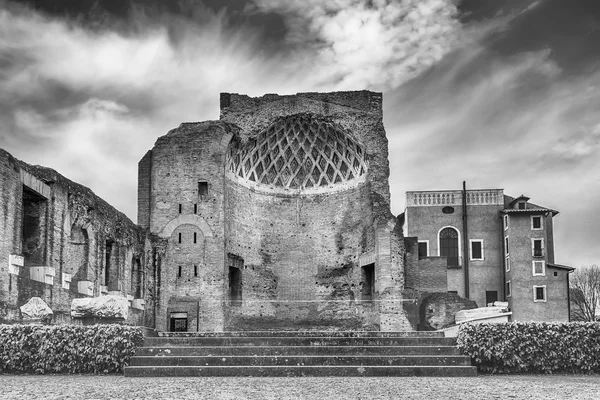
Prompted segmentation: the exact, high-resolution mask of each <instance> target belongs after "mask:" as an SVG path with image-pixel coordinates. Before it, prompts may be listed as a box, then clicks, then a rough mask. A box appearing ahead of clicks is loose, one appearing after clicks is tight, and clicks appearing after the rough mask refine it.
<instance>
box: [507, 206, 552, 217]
mask: <svg viewBox="0 0 600 400" xmlns="http://www.w3.org/2000/svg"><path fill="white" fill-rule="evenodd" d="M500 212H501V213H505V214H519V213H521V214H533V213H546V212H551V213H552V216H555V215H556V214H558V211H556V210H552V209H550V208H543V207H538V208H526V209H515V208H505V209H504V210H500Z"/></svg>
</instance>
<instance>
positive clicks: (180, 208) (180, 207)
mask: <svg viewBox="0 0 600 400" xmlns="http://www.w3.org/2000/svg"><path fill="white" fill-rule="evenodd" d="M181 210H182V206H181V204H179V214H181Z"/></svg>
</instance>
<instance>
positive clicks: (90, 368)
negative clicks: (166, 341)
mask: <svg viewBox="0 0 600 400" xmlns="http://www.w3.org/2000/svg"><path fill="white" fill-rule="evenodd" d="M143 340H144V337H143V335H142V330H141V328H139V327H135V326H127V325H90V326H79V325H57V326H43V325H0V372H3V373H37V374H44V373H71V374H78V373H93V374H100V373H101V374H108V373H118V372H122V371H123V367H124V366H126V365H128V364H129V359H130V358H131V356H132V355H133V353H134V352H135V349H136V347H138V346H140V345H141V344H142V341H143Z"/></svg>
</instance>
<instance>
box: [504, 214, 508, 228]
mask: <svg viewBox="0 0 600 400" xmlns="http://www.w3.org/2000/svg"><path fill="white" fill-rule="evenodd" d="M507 229H508V215H504V230H507Z"/></svg>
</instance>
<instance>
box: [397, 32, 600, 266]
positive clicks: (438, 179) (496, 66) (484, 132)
mask: <svg viewBox="0 0 600 400" xmlns="http://www.w3.org/2000/svg"><path fill="white" fill-rule="evenodd" d="M598 82H600V72H592V73H588V74H582V75H579V76H576V77H574V76H568V77H566V76H564V75H563V74H562V71H561V69H560V68H559V67H558V66H557V64H556V63H555V62H554V61H553V60H552V58H551V53H550V51H548V50H543V51H537V52H528V53H521V54H515V55H513V56H510V57H506V56H500V55H499V54H498V53H496V52H494V51H490V50H489V49H486V48H484V47H481V46H479V45H477V44H474V45H473V46H469V47H465V48H462V49H460V50H457V51H455V52H454V53H453V54H452V55H450V56H449V57H447V58H445V59H444V60H443V61H442V62H441V63H440V64H439V65H437V66H436V67H435V68H433V69H431V70H430V71H428V72H427V73H426V74H424V75H422V76H420V77H418V78H416V79H414V80H412V81H411V82H409V83H407V84H406V85H404V86H402V87H401V88H400V89H399V90H396V91H394V92H391V93H389V94H388V96H387V98H386V101H387V104H388V107H387V110H386V111H387V112H386V114H385V115H386V127H387V129H388V133H389V136H390V152H391V153H392V154H395V155H396V156H395V157H392V158H391V160H390V167H391V170H392V171H404V172H405V173H404V174H402V173H398V174H397V175H396V182H394V183H395V185H393V186H392V197H393V198H396V199H398V198H399V197H400V198H402V197H403V196H404V191H406V190H407V188H410V190H431V189H435V188H441V189H460V188H461V184H462V181H463V180H466V181H467V185H468V187H470V188H473V189H475V188H488V187H490V186H494V187H498V188H504V189H505V192H506V194H509V195H519V194H521V193H524V194H526V195H529V196H530V197H532V201H533V202H535V203H537V204H540V205H543V206H546V207H550V208H556V209H559V210H560V211H561V215H560V216H559V217H558V218H557V219H556V225H557V227H558V230H557V231H556V243H557V245H556V250H557V261H558V262H565V263H573V265H574V266H579V265H581V264H590V263H592V262H594V257H596V258H597V256H598V253H597V250H596V247H595V245H594V239H593V238H595V237H596V228H595V227H596V226H598V225H600V217H599V216H598V215H597V214H596V213H590V212H589V210H592V209H594V208H595V207H596V206H597V204H598V202H599V201H600V175H599V174H598V171H600V133H599V132H600V115H599V114H598V113H597V112H595V111H594V110H598V109H600V85H598ZM415 175H418V177H419V179H415V178H416V176H415ZM395 204H396V206H397V205H398V202H395ZM395 211H396V212H401V211H402V210H401V209H398V208H396V210H395Z"/></svg>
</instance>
